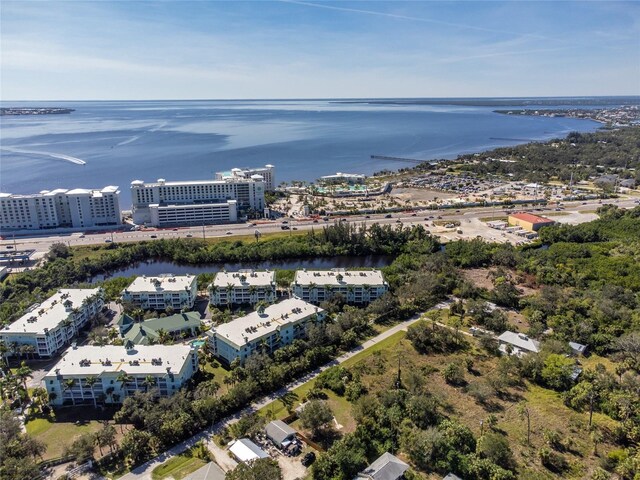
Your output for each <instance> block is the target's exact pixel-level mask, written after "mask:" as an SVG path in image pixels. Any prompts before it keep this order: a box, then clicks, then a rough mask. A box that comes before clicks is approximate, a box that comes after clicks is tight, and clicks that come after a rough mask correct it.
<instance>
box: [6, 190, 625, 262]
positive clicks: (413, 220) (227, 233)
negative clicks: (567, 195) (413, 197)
mask: <svg viewBox="0 0 640 480" xmlns="http://www.w3.org/2000/svg"><path fill="white" fill-rule="evenodd" d="M636 201H637V200H636V199H634V198H626V199H617V200H615V201H604V202H603V203H613V204H615V205H618V206H619V207H624V208H631V207H635V206H636V205H637V203H636ZM563 205H564V210H563V212H564V213H566V214H570V215H571V223H580V222H581V221H589V220H591V219H593V215H589V214H584V213H581V212H584V211H589V210H595V209H597V208H598V207H600V206H602V203H600V201H598V200H592V201H587V202H564V203H563ZM527 210H529V211H535V213H538V214H540V215H545V213H547V214H557V213H559V212H555V211H554V210H555V207H541V208H540V209H527ZM505 212H507V211H504V210H503V209H501V208H499V207H495V208H492V207H476V208H465V209H460V210H455V209H452V208H451V209H443V210H436V211H433V210H420V211H416V213H415V214H412V213H407V212H400V213H394V214H391V218H386V217H387V216H388V215H385V214H371V215H351V216H343V217H332V220H331V221H330V222H324V221H322V220H319V221H318V222H317V223H314V222H313V221H312V220H310V219H288V222H289V223H288V224H287V225H288V226H289V227H290V228H291V230H288V231H289V232H291V233H292V232H293V230H311V229H312V228H316V229H318V228H321V227H322V226H323V225H325V224H326V223H331V222H332V221H333V220H338V219H339V218H345V219H347V221H349V222H356V223H379V224H382V225H384V224H396V223H399V222H402V223H403V224H422V225H425V226H427V227H432V224H433V220H434V219H437V217H438V216H440V217H442V219H446V220H458V221H460V222H461V224H462V228H464V225H465V222H466V221H467V220H470V219H480V218H487V217H492V216H496V217H500V216H504V215H505ZM430 217H433V218H430ZM552 218H553V219H554V220H558V221H560V222H562V221H563V216H557V217H555V216H554V217H552ZM256 222H257V223H256V225H252V224H249V223H242V224H225V225H209V226H206V227H202V226H198V227H183V228H175V229H171V228H169V229H148V230H139V231H127V232H101V233H95V232H94V233H89V232H87V233H86V234H85V235H83V234H81V233H68V234H54V235H42V236H33V235H32V236H24V237H18V236H16V237H15V238H13V237H11V238H5V239H3V240H0V250H2V249H7V248H15V249H16V250H25V249H34V250H36V252H37V254H36V255H38V254H39V255H42V254H43V253H45V252H47V251H48V250H49V247H50V246H51V245H52V244H54V243H60V242H62V243H66V244H68V245H69V246H77V245H98V244H105V242H106V241H107V240H109V241H113V242H139V241H143V240H154V239H161V238H186V237H193V238H224V237H234V236H238V235H254V233H255V231H256V230H257V231H259V232H260V233H261V234H265V233H274V232H282V231H283V230H282V228H281V227H282V226H283V225H284V224H283V220H276V221H256ZM285 231H286V230H285Z"/></svg>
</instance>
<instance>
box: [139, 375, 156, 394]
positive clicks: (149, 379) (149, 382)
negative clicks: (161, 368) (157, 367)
mask: <svg viewBox="0 0 640 480" xmlns="http://www.w3.org/2000/svg"><path fill="white" fill-rule="evenodd" d="M155 384H156V377H154V376H153V375H147V376H146V377H144V380H143V381H142V385H144V391H145V393H146V392H147V391H148V390H149V387H153V386H154V385H155Z"/></svg>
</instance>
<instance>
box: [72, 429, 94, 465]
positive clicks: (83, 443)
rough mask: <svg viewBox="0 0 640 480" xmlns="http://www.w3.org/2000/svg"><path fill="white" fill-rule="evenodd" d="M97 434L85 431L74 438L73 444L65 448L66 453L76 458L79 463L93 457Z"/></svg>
mask: <svg viewBox="0 0 640 480" xmlns="http://www.w3.org/2000/svg"><path fill="white" fill-rule="evenodd" d="M94 444H95V436H94V435H93V434H92V433H85V434H82V435H80V436H79V437H76V438H74V439H73V442H72V443H71V445H69V446H68V447H67V448H66V449H65V455H70V456H72V457H73V458H75V460H76V462H77V463H83V462H85V461H86V460H88V459H90V458H93V450H94Z"/></svg>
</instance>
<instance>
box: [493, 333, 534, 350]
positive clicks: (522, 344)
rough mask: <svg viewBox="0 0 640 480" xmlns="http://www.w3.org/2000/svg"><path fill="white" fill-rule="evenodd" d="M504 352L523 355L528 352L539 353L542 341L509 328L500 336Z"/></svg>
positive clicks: (499, 339) (500, 348) (500, 347)
mask: <svg viewBox="0 0 640 480" xmlns="http://www.w3.org/2000/svg"><path fill="white" fill-rule="evenodd" d="M498 342H499V343H500V346H499V347H498V348H499V350H500V351H501V352H502V353H508V354H510V355H517V356H519V357H520V356H522V355H525V354H527V353H539V352H540V342H538V341H537V340H533V339H531V338H529V337H527V336H526V335H525V334H524V333H516V332H510V331H509V330H507V331H506V332H504V333H503V334H502V335H500V336H499V337H498Z"/></svg>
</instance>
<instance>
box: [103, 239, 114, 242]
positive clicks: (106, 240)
mask: <svg viewBox="0 0 640 480" xmlns="http://www.w3.org/2000/svg"><path fill="white" fill-rule="evenodd" d="M111 242H113V240H111V239H110V238H105V239H104V243H111Z"/></svg>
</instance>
